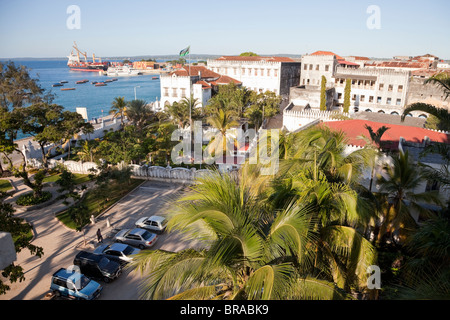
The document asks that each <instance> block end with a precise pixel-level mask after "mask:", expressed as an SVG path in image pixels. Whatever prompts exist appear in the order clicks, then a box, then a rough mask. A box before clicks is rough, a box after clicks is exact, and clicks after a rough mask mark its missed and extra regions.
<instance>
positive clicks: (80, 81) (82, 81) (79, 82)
mask: <svg viewBox="0 0 450 320" xmlns="http://www.w3.org/2000/svg"><path fill="white" fill-rule="evenodd" d="M86 82H89V80H87V79H84V80H79V81H77V82H75V83H76V84H81V83H86Z"/></svg>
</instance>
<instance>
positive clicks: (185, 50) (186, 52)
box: [180, 46, 191, 57]
mask: <svg viewBox="0 0 450 320" xmlns="http://www.w3.org/2000/svg"><path fill="white" fill-rule="evenodd" d="M190 48H191V46H188V47H187V48H185V49H183V50H181V51H180V57H184V56H187V55H188V54H189V49H190Z"/></svg>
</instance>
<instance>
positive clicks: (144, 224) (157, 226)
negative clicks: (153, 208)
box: [135, 216, 167, 233]
mask: <svg viewBox="0 0 450 320" xmlns="http://www.w3.org/2000/svg"><path fill="white" fill-rule="evenodd" d="M135 225H136V227H137V228H142V229H147V230H150V231H152V232H156V233H163V232H164V230H166V227H167V219H166V218H164V217H160V216H151V217H143V218H140V219H139V220H138V221H136V223H135Z"/></svg>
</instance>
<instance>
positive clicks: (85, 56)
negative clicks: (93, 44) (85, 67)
mask: <svg viewBox="0 0 450 320" xmlns="http://www.w3.org/2000/svg"><path fill="white" fill-rule="evenodd" d="M73 44H74V46H73V48H74V49H75V50H77V56H78V61H80V53H81V54H82V55H83V57H84V60H85V61H86V62H87V53H86V52H81V51H80V50H79V49H78V47H77V43H76V42H75V41H74V42H73Z"/></svg>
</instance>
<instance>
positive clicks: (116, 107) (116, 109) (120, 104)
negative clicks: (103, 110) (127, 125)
mask: <svg viewBox="0 0 450 320" xmlns="http://www.w3.org/2000/svg"><path fill="white" fill-rule="evenodd" d="M127 105H128V102H126V101H125V97H116V98H114V101H113V103H112V105H111V109H110V110H109V114H113V115H114V116H113V118H117V117H119V116H120V121H121V124H122V127H123V120H124V119H123V118H124V115H125V111H126V110H127Z"/></svg>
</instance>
